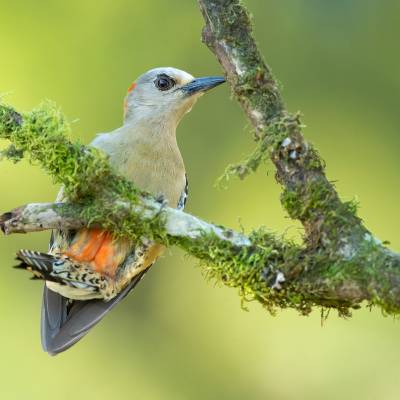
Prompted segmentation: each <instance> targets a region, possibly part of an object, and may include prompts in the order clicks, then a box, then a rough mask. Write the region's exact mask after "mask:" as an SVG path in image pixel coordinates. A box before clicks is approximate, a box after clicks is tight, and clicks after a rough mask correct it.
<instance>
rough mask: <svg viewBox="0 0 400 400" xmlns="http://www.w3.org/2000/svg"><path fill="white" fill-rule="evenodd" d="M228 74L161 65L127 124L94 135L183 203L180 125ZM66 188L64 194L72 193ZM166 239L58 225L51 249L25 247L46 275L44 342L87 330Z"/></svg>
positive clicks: (74, 338) (148, 76) (27, 263)
mask: <svg viewBox="0 0 400 400" xmlns="http://www.w3.org/2000/svg"><path fill="white" fill-rule="evenodd" d="M223 82H225V79H224V78H223V77H221V76H206V77H201V78H194V77H193V76H192V75H191V74H189V73H187V72H185V71H182V70H179V69H176V68H172V67H162V68H154V69H151V70H149V71H147V72H146V73H144V74H143V75H141V76H140V77H139V78H138V79H137V80H136V81H135V82H133V83H132V84H131V85H130V86H129V88H128V91H127V94H126V97H125V99H124V116H123V124H122V126H121V127H119V128H117V129H116V130H114V131H112V132H109V133H100V134H98V135H96V136H95V138H94V140H93V141H92V142H91V143H90V146H93V147H95V148H97V149H100V150H102V151H103V152H105V153H106V154H107V156H108V159H109V162H110V163H111V165H112V166H113V167H115V169H116V171H117V172H118V173H119V174H121V175H122V176H124V177H125V178H126V179H128V180H130V181H132V182H133V183H134V184H135V185H136V186H137V187H139V188H140V189H142V190H144V191H147V192H150V193H151V194H152V195H154V196H155V197H156V198H162V199H164V201H167V202H168V205H169V206H171V207H175V208H178V209H183V208H184V206H185V204H186V199H187V196H188V180H187V175H186V171H185V165H184V162H183V158H182V155H181V152H180V150H179V147H178V144H177V139H176V128H177V126H178V124H179V122H180V121H181V119H182V118H183V116H184V115H185V114H187V113H188V112H189V111H190V110H191V109H192V107H193V105H194V104H195V103H196V101H197V100H198V98H199V97H200V96H202V95H203V94H204V93H205V92H207V91H208V90H210V89H212V88H214V87H216V86H218V85H220V84H222V83H223ZM67 200H68V199H67V197H66V195H65V194H64V190H63V188H61V189H60V192H59V194H58V196H57V201H67ZM163 250H164V247H163V246H162V245H160V244H158V243H155V242H152V241H150V240H148V239H143V240H141V242H140V243H134V242H132V241H131V240H129V239H125V238H120V239H115V238H114V237H113V235H112V233H110V232H107V231H104V230H102V229H101V228H82V229H79V230H76V231H72V230H56V231H52V234H51V239H50V245H49V251H48V253H43V252H38V251H33V250H19V251H18V252H17V256H16V257H17V260H19V262H20V263H19V265H18V266H17V268H21V269H24V270H28V271H30V272H31V273H32V274H33V276H32V279H41V280H44V281H45V285H44V292H43V301H42V313H41V342H42V347H43V349H44V351H46V352H48V353H49V354H50V355H56V354H59V353H61V352H63V351H65V350H67V349H69V348H70V347H71V346H72V345H74V344H75V343H76V342H78V341H79V340H80V339H82V337H84V336H85V335H86V334H87V333H88V332H89V330H90V329H91V328H92V327H93V326H95V325H96V324H97V323H98V322H99V321H100V320H101V319H102V318H103V317H104V316H105V315H106V314H107V313H108V312H110V311H111V310H112V309H113V308H114V307H115V306H116V305H117V304H118V303H120V302H121V300H123V299H124V298H125V297H126V296H127V294H128V293H130V292H131V291H132V290H133V289H134V288H135V286H136V285H137V284H138V282H139V281H140V280H141V279H142V278H143V276H144V274H145V273H146V272H147V271H148V269H149V268H150V266H152V265H153V264H154V262H155V261H156V260H157V258H158V257H159V256H160V255H161V254H162V252H163Z"/></svg>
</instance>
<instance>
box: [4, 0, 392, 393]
mask: <svg viewBox="0 0 400 400" xmlns="http://www.w3.org/2000/svg"><path fill="white" fill-rule="evenodd" d="M246 4H247V5H248V6H249V8H250V10H251V11H252V13H253V15H254V18H255V22H256V34H257V38H258V40H259V43H260V46H261V49H262V50H263V52H264V54H265V55H266V57H267V60H268V62H269V63H270V64H271V66H272V68H273V70H274V72H275V74H276V75H277V77H278V78H279V80H280V81H281V82H282V86H283V88H284V96H285V99H286V101H287V103H288V105H289V108H290V109H291V110H292V111H296V110H301V111H302V112H303V113H304V115H305V118H304V122H305V123H306V124H307V129H306V131H305V133H306V135H307V137H308V138H309V139H310V140H311V141H312V142H314V143H315V144H316V147H317V148H318V149H319V151H320V152H321V154H322V155H323V157H324V158H325V159H326V161H327V172H328V175H329V178H330V179H332V180H335V181H337V187H338V189H339V191H340V194H341V196H342V198H344V199H347V200H349V199H351V198H353V197H354V196H357V198H358V199H359V201H360V203H361V209H360V215H361V216H362V218H363V219H364V220H365V222H366V224H367V226H368V227H369V228H370V229H372V231H373V232H375V234H376V235H377V236H378V237H380V238H381V239H387V240H389V241H391V243H392V247H393V248H394V249H397V250H400V239H399V235H398V228H399V226H400V218H399V212H398V211H399V210H398V209H399V201H400V189H399V166H400V162H399V158H398V153H399V151H400V136H399V127H400V113H399V95H400V74H399V69H400V68H399V67H400V65H399V63H400V56H399V50H398V44H396V43H397V41H398V37H399V35H400V3H399V2H398V1H395V0H393V1H390V0H385V1H374V0H358V1H357V0H347V1H345V0H336V1H329V0H325V1H322V0H319V1H317V0H308V1H305V0H302V1H301V0H280V1H267V0H246ZM202 24H203V23H202V19H201V15H200V13H199V11H198V8H197V4H196V2H195V1H194V0H192V1H182V0H168V1H166V0H153V1H145V0H141V1H140V0H113V1H106V0H97V1H94V0H90V1H89V0H86V1H85V0H79V1H78V0H69V1H63V2H61V1H43V0H38V1H28V0H25V1H21V0H13V1H12V2H11V1H5V0H0V37H1V40H0V49H1V51H0V92H2V93H9V94H8V95H7V97H6V100H7V101H8V102H10V103H12V104H14V105H15V106H16V107H18V108H19V109H26V110H28V109H30V108H32V107H34V106H35V105H37V104H38V103H39V102H40V101H41V100H42V99H45V98H50V99H53V100H55V101H57V103H58V104H59V105H60V106H61V107H62V109H63V110H64V112H65V113H66V114H67V115H68V117H69V118H70V120H77V122H75V123H74V125H73V135H74V137H75V138H83V140H84V141H85V142H88V141H90V139H91V138H92V137H93V135H94V134H95V133H96V132H104V131H109V130H112V129H113V128H116V127H118V126H119V124H120V123H121V118H122V101H123V97H124V95H125V92H126V88H127V87H128V85H129V84H130V83H131V81H133V80H134V79H135V78H136V77H137V76H138V75H139V74H141V73H142V72H144V71H146V70H147V69H149V68H152V67H155V66H175V67H178V68H182V69H185V70H188V71H189V72H191V73H192V74H194V75H198V76H200V75H208V74H217V73H220V67H219V65H218V63H217V62H216V60H215V59H214V57H213V55H212V54H211V53H210V52H209V51H208V49H207V48H206V47H205V46H204V45H202V44H201V42H200V31H201V27H202ZM250 136H251V135H250V134H249V127H248V124H247V121H246V120H245V118H244V116H243V113H242V112H241V110H240V109H239V107H238V105H237V104H236V103H235V102H233V101H231V99H230V93H229V89H228V87H226V86H225V87H221V88H218V89H217V90H215V91H213V92H212V93H210V94H209V95H207V96H206V97H204V98H203V99H201V101H200V102H199V103H198V105H196V107H195V109H194V110H193V112H192V113H191V114H190V116H188V117H186V118H185V120H184V121H183V123H182V125H181V127H180V129H179V132H178V140H179V143H180V146H181V149H182V152H183V155H184V158H185V160H186V165H187V169H188V174H189V180H190V198H189V203H188V208H187V209H188V211H190V212H191V213H194V214H196V215H200V216H201V217H203V218H205V219H207V220H211V221H217V222H219V223H223V224H226V225H229V226H232V227H238V226H239V224H240V221H241V223H242V224H243V225H244V226H245V227H246V228H252V227H256V226H258V225H261V224H265V225H267V226H268V227H269V228H271V229H273V230H276V231H279V232H282V231H287V234H288V235H290V236H296V235H298V233H299V225H297V224H296V223H294V222H293V221H290V220H289V219H287V218H286V216H285V214H284V213H283V211H282V210H281V207H280V204H279V187H278V186H277V185H276V183H275V182H274V171H273V168H272V166H271V165H269V166H268V167H267V168H265V167H263V168H261V169H260V171H259V172H258V173H257V174H256V175H254V176H252V177H250V178H248V179H247V180H246V181H244V182H236V181H233V182H232V183H231V184H230V185H229V188H228V189H227V190H217V189H215V188H214V187H213V184H214V182H215V179H216V178H217V177H218V176H219V175H220V174H221V173H222V171H223V170H224V168H225V166H226V165H227V164H228V163H229V162H232V161H236V160H238V159H240V158H241V157H242V156H243V155H245V154H246V153H247V152H248V151H250V150H251V149H252V146H253V144H252V141H251V137H250ZM0 182H1V197H0V209H1V210H3V211H6V210H9V209H10V208H13V207H15V206H18V205H21V204H23V203H26V202H30V201H49V200H52V199H53V197H54V195H55V193H56V192H57V188H56V187H54V186H53V185H52V182H51V181H50V179H49V178H48V177H47V176H45V175H44V174H43V173H42V172H41V171H40V170H39V169H37V168H33V167H30V166H28V165H27V164H26V163H21V164H18V165H16V166H14V165H12V164H10V163H6V162H3V163H2V164H1V165H0ZM47 241H48V233H43V234H31V235H28V236H16V235H15V236H12V237H1V240H0V254H1V256H0V257H1V269H0V289H1V294H0V296H1V297H0V299H1V301H0V314H1V336H0V338H1V340H0V354H1V356H0V397H1V398H2V399H10V400H11V399H36V398H37V399H39V398H40V399H60V400H62V399H70V398H74V399H84V398H96V399H99V400H102V399H109V398H119V399H122V398H132V399H139V398H141V399H146V400H150V399H174V400H175V399H266V398H269V399H279V400H280V399H295V398H296V399H299V398H300V399H303V398H307V399H338V398H342V399H385V400H386V399H398V398H399V397H400V381H399V379H398V376H399V370H400V345H399V337H400V322H399V321H396V320H393V319H392V318H384V317H383V316H382V315H381V313H380V312H379V310H372V311H371V312H370V311H368V310H362V311H360V312H356V313H355V314H354V317H353V318H352V319H350V320H344V319H340V318H338V317H337V316H336V315H335V313H331V315H330V317H329V319H328V321H327V322H326V323H325V324H324V326H323V327H321V324H320V314H319V312H318V311H315V312H314V313H313V314H312V315H311V316H310V317H308V318H305V317H300V316H298V315H297V314H296V313H295V312H292V311H283V312H279V313H278V315H277V316H276V317H272V316H270V315H268V314H267V313H266V312H265V311H264V310H263V309H262V308H261V307H260V306H258V305H256V304H250V307H249V309H250V312H245V311H242V310H241V308H240V304H239V298H238V296H237V294H236V293H235V291H234V290H230V289H227V288H219V287H214V285H213V284H212V283H208V282H206V281H205V280H204V279H203V277H202V275H201V272H200V270H199V268H196V262H195V261H194V260H192V259H188V258H187V257H185V256H184V254H183V253H182V252H180V251H179V250H178V249H171V250H170V251H168V252H167V254H166V255H165V257H163V259H162V260H160V262H158V263H157V266H155V267H153V268H152V270H151V271H150V272H149V274H147V276H146V278H145V279H144V280H143V281H142V283H141V284H140V285H139V286H138V288H137V289H136V291H135V292H134V293H133V294H132V295H131V296H130V297H129V298H128V299H127V300H126V301H125V302H124V303H123V304H121V305H120V306H119V307H118V308H117V309H116V310H115V311H114V312H113V313H111V315H109V316H108V317H107V318H106V319H105V320H104V321H103V322H102V323H101V324H100V325H99V326H97V327H96V329H94V330H93V331H92V332H91V333H90V334H89V335H88V336H87V337H86V338H85V339H84V340H83V341H81V342H80V343H79V344H78V345H76V346H75V347H73V348H72V349H71V350H69V351H68V352H66V353H64V354H62V355H60V356H58V357H55V358H52V357H49V356H48V355H47V354H45V353H43V352H42V350H41V348H40V340H39V319H40V303H41V292H42V285H41V284H40V283H38V282H36V281H35V282H32V281H29V280H28V276H27V275H24V274H23V273H21V272H19V271H15V270H13V269H12V268H11V266H12V265H13V264H14V261H13V257H14V253H15V251H16V250H17V249H18V248H21V247H22V248H31V249H37V250H45V249H46V247H47Z"/></svg>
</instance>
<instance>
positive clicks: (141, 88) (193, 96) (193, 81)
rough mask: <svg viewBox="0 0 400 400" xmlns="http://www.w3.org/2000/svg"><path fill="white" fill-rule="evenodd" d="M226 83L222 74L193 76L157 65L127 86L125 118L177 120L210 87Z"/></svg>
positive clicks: (176, 121)
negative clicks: (157, 66) (201, 76)
mask: <svg viewBox="0 0 400 400" xmlns="http://www.w3.org/2000/svg"><path fill="white" fill-rule="evenodd" d="M223 82H225V79H224V78H222V77H219V76H208V77H204V78H194V77H193V76H192V75H190V74H188V73H187V72H185V71H182V70H179V69H176V68H171V67H167V68H155V69H152V70H150V71H148V72H146V73H144V74H143V75H141V76H140V77H139V78H138V79H137V80H136V82H134V83H132V85H131V86H130V87H129V89H128V94H127V96H126V98H125V121H129V120H131V119H133V118H135V117H136V118H163V119H169V120H171V121H172V122H175V123H178V122H179V121H180V119H181V118H182V117H183V115H185V114H186V113H187V112H189V111H190V110H191V108H192V106H193V104H194V103H195V102H196V100H197V99H198V98H199V97H200V96H201V95H202V94H204V93H205V92H206V91H207V90H209V89H211V88H213V87H215V86H217V85H220V84H221V83H223Z"/></svg>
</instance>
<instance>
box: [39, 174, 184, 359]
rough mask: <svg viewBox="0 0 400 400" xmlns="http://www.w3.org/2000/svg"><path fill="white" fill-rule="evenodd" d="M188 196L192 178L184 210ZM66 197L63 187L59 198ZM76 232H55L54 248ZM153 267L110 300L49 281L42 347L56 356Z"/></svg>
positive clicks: (44, 312)
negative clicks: (65, 290) (65, 292)
mask: <svg viewBox="0 0 400 400" xmlns="http://www.w3.org/2000/svg"><path fill="white" fill-rule="evenodd" d="M187 197H188V180H187V177H186V183H185V188H184V190H183V191H182V194H181V197H180V199H179V202H178V206H177V208H178V209H183V208H184V207H185V204H186V200H187ZM62 199H63V193H62V190H61V191H60V193H59V195H58V196H57V200H58V201H61V200H62ZM74 233H75V232H73V231H53V232H52V235H51V238H50V246H49V247H50V250H51V251H54V250H55V249H56V248H64V247H65V246H67V245H68V244H69V243H71V241H72V239H73V237H74ZM148 269H149V268H147V269H145V270H143V271H142V272H140V273H139V274H138V275H136V276H135V277H134V278H133V279H132V280H131V282H130V283H129V285H128V286H126V287H125V289H123V290H122V291H121V292H120V293H118V294H117V296H115V297H114V298H113V299H111V300H110V301H107V302H105V301H103V300H71V299H68V298H66V297H64V296H62V295H60V294H58V293H56V292H53V291H52V290H50V289H49V288H48V287H47V286H46V284H45V286H44V292H43V302H42V317H41V319H42V321H41V339H42V347H43V349H44V350H45V351H47V352H48V353H49V354H51V355H56V354H58V353H61V352H63V351H65V350H67V349H69V348H70V347H71V346H72V345H74V344H75V343H76V342H78V341H79V340H80V339H82V337H83V336H85V335H86V334H87V333H88V332H89V330H90V329H91V328H93V326H95V325H96V324H97V323H98V322H100V320H101V319H102V318H103V317H104V316H105V315H106V314H107V313H108V312H109V311H111V310H112V309H113V308H114V307H115V306H116V305H117V304H118V303H119V302H120V301H121V300H123V299H124V298H125V297H126V296H127V295H128V293H129V292H130V291H131V290H133V288H134V287H135V286H136V285H137V284H138V283H139V282H140V280H141V279H142V278H143V276H144V275H145V273H146V272H147V271H148Z"/></svg>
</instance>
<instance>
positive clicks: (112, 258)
mask: <svg viewBox="0 0 400 400" xmlns="http://www.w3.org/2000/svg"><path fill="white" fill-rule="evenodd" d="M130 248H131V244H130V242H129V241H128V240H126V239H113V237H112V235H111V234H110V233H108V232H106V231H103V230H101V229H81V230H80V231H79V232H77V234H76V235H75V237H74V240H73V242H72V244H71V246H70V247H69V249H68V250H67V251H66V252H65V255H66V256H68V257H69V258H71V259H73V260H75V261H78V262H83V263H88V264H89V265H90V266H91V267H92V268H93V270H95V271H96V272H98V273H100V274H103V275H107V276H110V277H114V276H115V272H116V270H117V268H118V266H119V265H120V264H121V263H122V262H123V261H124V259H125V257H126V255H127V254H128V252H129V250H130Z"/></svg>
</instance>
